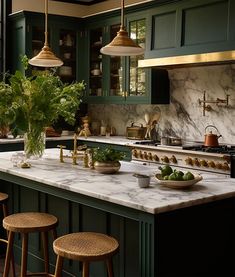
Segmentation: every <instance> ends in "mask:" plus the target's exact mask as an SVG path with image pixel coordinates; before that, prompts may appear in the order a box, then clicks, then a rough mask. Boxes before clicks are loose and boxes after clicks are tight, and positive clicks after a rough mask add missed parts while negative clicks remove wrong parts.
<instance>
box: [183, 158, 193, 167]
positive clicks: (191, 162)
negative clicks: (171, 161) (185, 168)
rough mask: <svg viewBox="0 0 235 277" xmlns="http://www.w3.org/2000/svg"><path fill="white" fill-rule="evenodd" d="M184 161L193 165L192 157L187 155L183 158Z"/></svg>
mask: <svg viewBox="0 0 235 277" xmlns="http://www.w3.org/2000/svg"><path fill="white" fill-rule="evenodd" d="M185 163H186V164H188V165H193V160H192V158H190V157H188V158H186V159H185Z"/></svg>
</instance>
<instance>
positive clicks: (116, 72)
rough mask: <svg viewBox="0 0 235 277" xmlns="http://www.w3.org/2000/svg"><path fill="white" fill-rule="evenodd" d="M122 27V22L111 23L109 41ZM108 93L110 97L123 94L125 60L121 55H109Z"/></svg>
mask: <svg viewBox="0 0 235 277" xmlns="http://www.w3.org/2000/svg"><path fill="white" fill-rule="evenodd" d="M119 29H120V24H119V23H118V24H114V25H111V26H110V28H109V41H112V40H113V39H114V37H115V36H116V35H117V32H118V31H119ZM107 62H108V63H107V68H108V71H107V80H108V84H107V92H108V93H107V95H108V96H109V97H117V96H119V97H120V96H122V94H123V83H122V82H123V79H122V69H123V62H122V58H121V57H119V56H109V57H107Z"/></svg>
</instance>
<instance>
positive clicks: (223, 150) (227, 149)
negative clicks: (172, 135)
mask: <svg viewBox="0 0 235 277" xmlns="http://www.w3.org/2000/svg"><path fill="white" fill-rule="evenodd" d="M182 149H183V150H190V151H202V152H208V153H219V154H229V155H232V154H235V146H231V145H219V146H216V147H209V146H204V145H183V146H182Z"/></svg>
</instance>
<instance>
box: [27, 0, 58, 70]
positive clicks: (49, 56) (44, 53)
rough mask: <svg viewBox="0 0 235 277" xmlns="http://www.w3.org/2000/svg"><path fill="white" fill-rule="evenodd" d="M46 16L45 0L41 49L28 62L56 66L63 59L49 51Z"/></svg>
mask: <svg viewBox="0 0 235 277" xmlns="http://www.w3.org/2000/svg"><path fill="white" fill-rule="evenodd" d="M47 16H48V0H45V42H44V46H43V48H42V50H41V51H40V52H39V53H38V54H37V55H36V56H35V57H33V58H32V59H30V60H29V64H31V65H33V66H41V67H58V66H61V65H62V64H63V61H61V60H60V59H59V58H57V57H56V56H55V54H54V53H53V52H52V51H51V48H50V47H49V44H48V27H47Z"/></svg>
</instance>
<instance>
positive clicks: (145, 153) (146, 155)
mask: <svg viewBox="0 0 235 277" xmlns="http://www.w3.org/2000/svg"><path fill="white" fill-rule="evenodd" d="M144 159H145V160H148V154H147V152H144Z"/></svg>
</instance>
